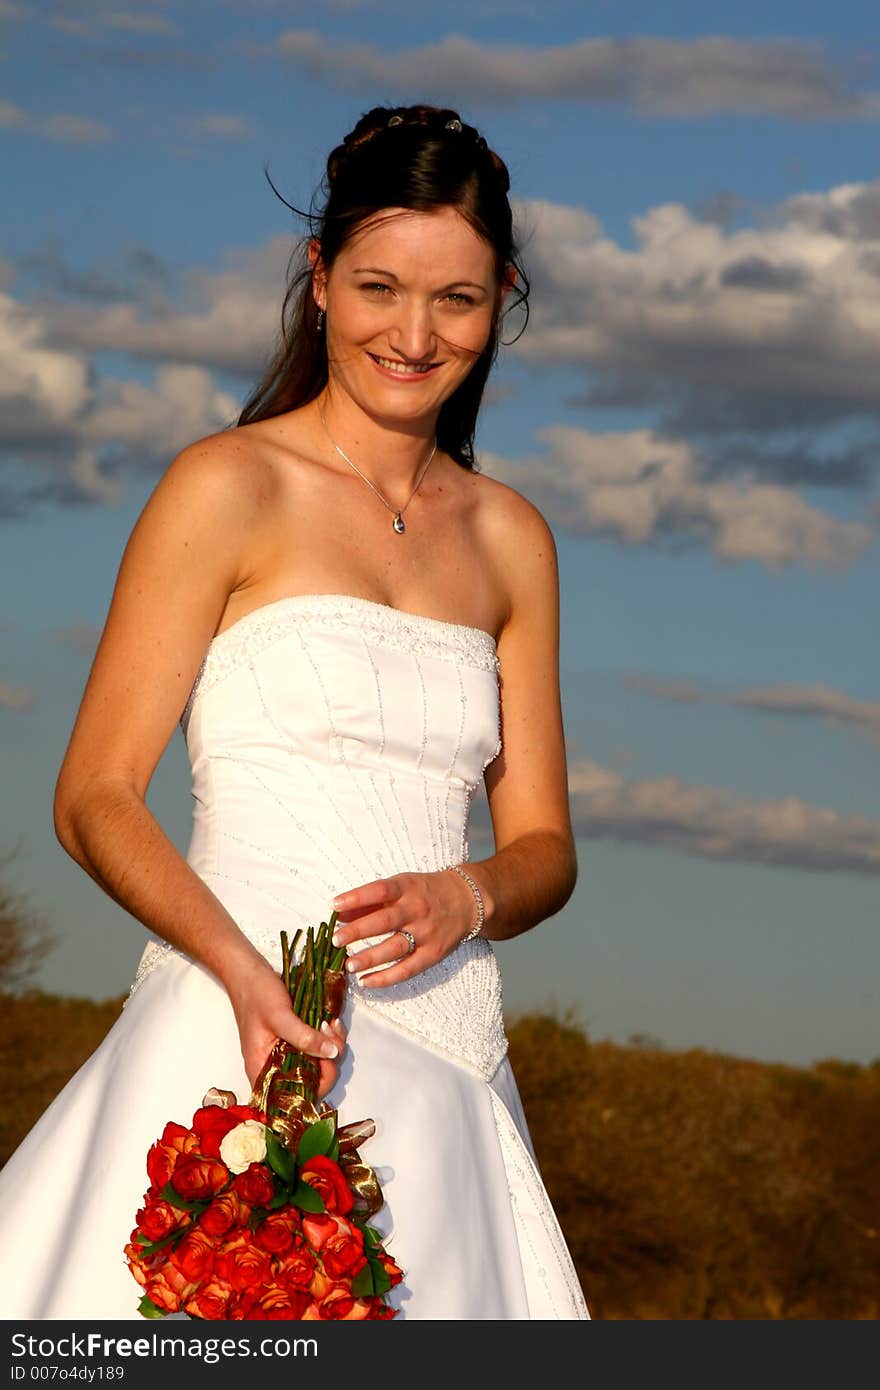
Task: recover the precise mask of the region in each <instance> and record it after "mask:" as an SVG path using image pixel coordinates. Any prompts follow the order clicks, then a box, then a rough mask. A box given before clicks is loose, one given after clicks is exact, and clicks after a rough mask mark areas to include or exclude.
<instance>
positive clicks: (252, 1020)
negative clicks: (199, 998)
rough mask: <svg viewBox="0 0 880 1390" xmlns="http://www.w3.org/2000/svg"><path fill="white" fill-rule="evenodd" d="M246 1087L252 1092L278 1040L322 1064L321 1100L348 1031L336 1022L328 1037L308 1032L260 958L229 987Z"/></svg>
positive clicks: (276, 977)
mask: <svg viewBox="0 0 880 1390" xmlns="http://www.w3.org/2000/svg"><path fill="white" fill-rule="evenodd" d="M227 992H228V994H229V998H230V1001H231V1003H232V1009H233V1012H234V1014H235V1021H236V1023H237V1024H238V1034H239V1037H240V1039H241V1055H242V1058H243V1059H244V1069H245V1072H246V1073H247V1078H248V1081H249V1082H250V1084H251V1086H253V1084H254V1082H255V1081H256V1079H257V1077H258V1076H259V1074H260V1071H261V1070H262V1067H263V1064H264V1062H265V1061H266V1058H267V1057H268V1055H269V1053H270V1052H271V1051H272V1048H273V1047H274V1046H275V1043H276V1042H277V1040H278V1039H279V1038H281V1039H282V1041H284V1042H287V1043H290V1045H291V1047H295V1048H297V1050H298V1051H300V1052H306V1053H308V1054H309V1056H311V1057H315V1058H316V1059H317V1061H318V1064H319V1067H320V1072H321V1080H320V1083H319V1086H318V1099H319V1100H321V1099H322V1098H323V1097H324V1096H325V1095H326V1094H327V1092H328V1091H329V1090H330V1088H331V1087H332V1086H333V1083H334V1082H335V1080H336V1077H337V1074H338V1071H339V1058H340V1056H341V1054H342V1050H343V1048H344V1047H345V1030H344V1029H343V1027H342V1024H341V1022H340V1020H339V1019H338V1018H337V1019H334V1020H333V1024H332V1026H327V1028H326V1031H325V1032H319V1031H318V1030H317V1029H315V1028H310V1027H309V1026H308V1024H307V1023H304V1022H303V1021H302V1019H301V1018H298V1017H297V1015H296V1014H295V1013H294V1012H293V1008H292V1006H291V1003H290V995H289V994H288V992H287V990H286V989H285V987H284V981H283V980H282V979H281V977H280V975H277V974H276V973H275V971H274V970H273V969H272V967H271V965H270V964H269V962H268V961H267V960H264V959H263V958H262V957H261V958H260V959H259V960H258V961H255V962H254V963H253V965H252V967H251V968H250V969H246V970H243V971H241V970H240V971H239V972H238V973H237V975H236V979H235V982H234V984H233V985H232V986H231V987H230V986H229V985H227Z"/></svg>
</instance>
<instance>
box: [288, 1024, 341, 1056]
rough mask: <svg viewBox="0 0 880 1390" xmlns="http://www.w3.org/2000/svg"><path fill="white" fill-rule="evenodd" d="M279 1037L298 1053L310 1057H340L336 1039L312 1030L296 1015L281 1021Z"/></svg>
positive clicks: (315, 1029)
mask: <svg viewBox="0 0 880 1390" xmlns="http://www.w3.org/2000/svg"><path fill="white" fill-rule="evenodd" d="M277 1033H278V1037H279V1038H282V1039H283V1040H284V1042H286V1043H290V1046H291V1047H295V1048H296V1049H297V1051H298V1052H305V1053H308V1055H309V1056H310V1057H329V1058H333V1057H338V1056H339V1051H340V1049H339V1046H338V1044H337V1043H336V1041H335V1039H333V1038H328V1037H326V1036H325V1035H324V1034H323V1033H320V1032H319V1031H318V1029H317V1028H310V1027H309V1026H308V1024H307V1023H303V1021H302V1019H300V1018H297V1016H296V1014H290V1015H288V1017H287V1018H283V1019H280V1020H279V1026H278V1028H277Z"/></svg>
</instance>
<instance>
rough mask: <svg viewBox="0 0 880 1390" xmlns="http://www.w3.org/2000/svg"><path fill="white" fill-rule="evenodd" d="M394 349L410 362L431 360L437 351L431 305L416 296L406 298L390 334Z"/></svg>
mask: <svg viewBox="0 0 880 1390" xmlns="http://www.w3.org/2000/svg"><path fill="white" fill-rule="evenodd" d="M389 339H390V342H391V346H392V347H393V349H394V351H395V352H396V353H397V354H398V355H399V356H400V357H401V358H403V359H405V360H406V361H408V362H429V361H431V359H432V358H433V357H434V356H435V355H436V352H437V337H436V334H435V332H434V320H433V314H432V311H431V305H430V304H429V303H425V302H424V301H423V300H417V299H415V298H407V299H405V300H404V301H403V302H402V303H401V305H400V309H399V312H398V314H397V315H396V318H395V323H394V325H393V327H392V329H391V332H390V334H389Z"/></svg>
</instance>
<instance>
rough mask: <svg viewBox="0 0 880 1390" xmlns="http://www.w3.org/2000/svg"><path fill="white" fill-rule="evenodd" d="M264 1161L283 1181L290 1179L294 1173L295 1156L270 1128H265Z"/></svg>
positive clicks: (289, 1180)
mask: <svg viewBox="0 0 880 1390" xmlns="http://www.w3.org/2000/svg"><path fill="white" fill-rule="evenodd" d="M266 1161H267V1162H268V1164H269V1167H270V1168H271V1169H272V1171H273V1172H275V1173H277V1174H278V1176H279V1178H281V1179H282V1180H283V1181H284V1182H291V1181H292V1179H293V1178H294V1176H295V1174H296V1157H295V1155H294V1154H292V1153H291V1152H290V1149H289V1148H288V1147H287V1145H286V1144H282V1142H281V1140H280V1139H279V1138H278V1135H277V1134H273V1133H272V1131H271V1129H267V1130H266Z"/></svg>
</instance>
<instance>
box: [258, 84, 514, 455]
mask: <svg viewBox="0 0 880 1390" xmlns="http://www.w3.org/2000/svg"><path fill="white" fill-rule="evenodd" d="M267 178H268V174H267ZM269 182H270V183H271V179H270V180H269ZM272 188H273V190H274V191H275V192H276V193H278V190H277V189H276V188H275V185H274V184H272ZM509 189H510V177H509V175H508V172H507V166H506V165H505V163H504V161H503V160H502V159H501V158H500V157H499V156H498V155H497V154H495V152H494V151H493V150H490V149H489V147H488V145H487V144H486V141H485V139H484V138H483V137H482V136H481V135H480V133H479V131H477V130H475V129H474V127H473V126H470V125H467V124H466V123H465V122H463V121H462V120H461V118H460V116H459V115H458V113H457V112H456V111H452V110H447V109H443V108H440V107H436V106H375V107H373V109H372V110H370V111H367V112H366V114H365V115H363V116H362V117H361V119H360V120H359V121H358V123H357V125H356V126H355V127H354V129H353V130H352V131H350V133H349V134H348V135H346V137H345V139H344V141H343V142H342V144H341V145H337V146H336V148H335V149H334V150H332V151H331V153H330V156H329V158H328V160H327V171H326V175H325V177H324V179H323V180H322V183H321V187H320V189H319V190H318V193H317V194H316V195H315V198H313V200H312V208H311V211H309V212H307V213H305V212H300V210H299V209H298V208H295V207H293V206H292V204H290V203H287V202H286V200H285V199H282V201H283V202H285V205H286V206H287V207H290V208H291V211H292V212H295V213H296V214H297V215H298V216H300V217H304V218H306V220H307V221H308V224H309V227H310V232H309V236H307V237H305V238H304V239H303V240H302V242H301V243H300V244H299V245H298V247H297V248H296V250H295V251H294V254H293V256H292V257H291V262H290V265H289V266H288V276H289V280H288V286H287V292H286V294H285V297H284V303H283V305H282V309H281V334H280V340H279V341H278V342H277V345H276V348H275V350H274V353H273V355H272V357H271V359H270V361H269V363H268V366H267V368H266V370H265V372H264V374H263V376H262V378H261V380H260V381H259V382H258V384H257V386H256V387H255V388H254V390H253V391H252V393H251V395H250V397H249V399H248V401H247V403H246V404H245V406H244V409H243V410H242V412H241V415H240V417H239V419H238V422H237V423H238V424H239V425H246V424H250V423H252V422H254V421H256V420H266V419H270V418H271V417H272V416H273V415H280V414H282V413H283V412H285V411H288V410H295V409H296V408H297V407H298V406H303V405H307V404H308V402H309V401H312V400H314V399H315V397H316V396H318V395H319V394H320V392H321V391H322V390H323V389H324V387H325V386H326V384H327V344H326V336H325V334H324V333H322V332H321V331H320V329H319V326H318V311H317V305H316V304H315V300H314V297H313V295H312V292H311V281H312V270H311V267H310V265H309V263H308V259H307V254H306V253H307V247H308V242H309V239H310V238H311V237H315V238H316V239H317V240H318V242H319V243H320V247H321V260H322V262H323V264H324V266H325V268H326V269H327V270H329V269H330V267H331V266H332V265H333V262H334V260H335V259H336V257H337V256H338V255H339V252H340V251H341V250H342V248H343V247H344V246H345V244H346V243H347V242H348V241H349V239H350V238H351V237H352V235H353V234H354V233H355V231H356V230H357V228H358V227H359V226H361V224H362V223H364V222H365V221H367V219H368V218H372V217H375V216H376V214H377V213H381V212H382V211H383V210H384V209H386V208H408V209H410V210H411V211H413V212H433V211H435V210H437V209H439V208H444V207H454V208H456V209H457V210H458V211H459V212H460V213H461V215H462V216H463V217H464V218H466V219H467V221H468V222H469V223H470V224H471V226H472V227H473V228H474V230H475V231H476V232H477V233H478V234H479V235H480V236H481V237H482V238H483V239H484V240H485V241H486V242H488V244H489V245H490V246H491V247H492V248H493V251H494V253H495V271H496V280H497V283H498V286H499V290H500V287H501V284H502V282H503V280H504V277H505V275H506V273H507V271H508V267H509V266H513V268H514V269H515V271H516V277H517V281H516V286H515V288H514V294H513V295H512V299H513V303H512V304H510V305H508V306H507V311H509V309H510V308H514V307H517V306H519V305H522V306H523V307H524V309H525V320H526V321H527V319H528V293H529V282H528V277H527V276H526V273H525V270H524V269H523V266H522V264H521V262H520V258H519V250H518V247H517V245H516V242H515V239H514V229H513V216H512V213H511V208H510V202H509V200H508V196H507V195H508V192H509ZM319 195H323V198H322V201H323V206H320V207H318V206H317V204H318V199H319ZM278 196H279V197H281V195H280V194H278ZM291 267H295V269H294V273H293V274H292V275H291ZM499 327H500V316H499V317H498V318H496V321H495V323H494V325H493V328H492V332H491V334H490V336H489V340H488V342H487V343H486V346H485V348H484V349H483V351H482V352H481V353H480V355H479V357H478V358H477V360H476V361H475V363H474V365H473V367H472V368H471V371H470V372H469V374H468V376H467V377H466V378H465V380H464V381H463V382H462V384H461V385H460V386H459V387H458V389H457V390H456V391H455V392H454V393H453V394H452V395H451V396H450V397H449V399H448V400H447V401H444V403H443V405H442V407H441V409H440V414H439V417H438V420H437V446H438V448H440V449H443V450H444V451H445V452H446V453H447V454H449V456H450V458H453V459H454V460H455V461H456V463H459V464H461V466H462V467H463V468H473V467H474V433H475V431H476V425H477V414H478V412H479V408H480V402H481V400H482V398H483V391H484V389H485V385H486V380H487V378H488V376H489V372H490V370H491V367H492V364H493V362H494V361H495V358H496V356H497V354H498V345H499V341H500V339H499ZM524 327H525V321H524V323H523V326H522V328H521V329H520V333H521V332H522V331H523V328H524ZM518 336H519V334H517V337H518ZM513 341H515V339H514V340H513Z"/></svg>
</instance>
